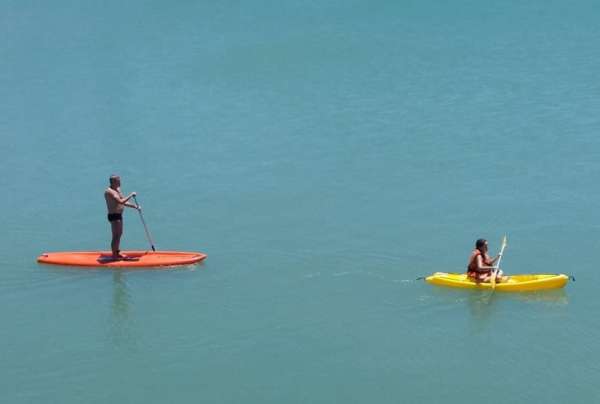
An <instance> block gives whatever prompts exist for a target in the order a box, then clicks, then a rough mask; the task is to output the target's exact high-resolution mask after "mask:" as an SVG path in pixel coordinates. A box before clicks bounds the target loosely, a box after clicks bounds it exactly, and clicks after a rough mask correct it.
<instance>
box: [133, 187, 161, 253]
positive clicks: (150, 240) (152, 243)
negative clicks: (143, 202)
mask: <svg viewBox="0 0 600 404" xmlns="http://www.w3.org/2000/svg"><path fill="white" fill-rule="evenodd" d="M133 201H134V202H135V204H136V205H137V206H138V207H139V206H140V204H139V203H138V201H137V199H136V197H135V196H134V197H133ZM138 212H139V214H140V219H142V224H143V225H144V230H145V231H146V237H147V238H148V242H149V243H150V247H152V251H156V248H154V242H152V237H151V236H150V232H149V231H148V226H146V221H145V220H144V215H142V211H141V210H139V209H138Z"/></svg>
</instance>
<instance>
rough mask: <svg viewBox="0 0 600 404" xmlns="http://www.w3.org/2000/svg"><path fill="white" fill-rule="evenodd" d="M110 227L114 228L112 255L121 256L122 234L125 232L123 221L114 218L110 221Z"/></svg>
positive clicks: (111, 245)
mask: <svg viewBox="0 0 600 404" xmlns="http://www.w3.org/2000/svg"><path fill="white" fill-rule="evenodd" d="M110 228H111V230H112V241H111V242H110V249H111V250H112V255H113V257H120V256H121V254H119V246H120V244H121V235H122V234H123V221H121V220H114V221H112V222H110Z"/></svg>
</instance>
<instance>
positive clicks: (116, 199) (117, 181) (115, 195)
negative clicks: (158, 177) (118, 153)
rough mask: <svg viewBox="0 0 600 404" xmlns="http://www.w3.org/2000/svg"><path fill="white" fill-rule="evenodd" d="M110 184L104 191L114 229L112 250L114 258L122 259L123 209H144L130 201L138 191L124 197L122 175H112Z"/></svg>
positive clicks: (109, 218)
mask: <svg viewBox="0 0 600 404" xmlns="http://www.w3.org/2000/svg"><path fill="white" fill-rule="evenodd" d="M109 183H110V186H109V187H108V188H106V191H104V199H106V207H107V208H108V221H109V222H110V228H111V230H112V241H111V242H110V248H111V250H112V255H113V258H115V259H120V258H124V257H123V256H122V255H121V254H120V250H119V245H120V244H121V236H122V235H123V210H124V209H125V206H127V207H128V208H133V209H137V210H140V211H141V210H142V208H141V207H140V206H136V205H134V204H131V203H127V202H129V200H130V199H131V198H133V197H134V196H135V195H136V193H135V192H132V193H131V194H130V195H129V196H128V197H127V198H125V197H123V194H122V193H121V177H119V176H118V175H114V174H113V175H111V176H110V178H109Z"/></svg>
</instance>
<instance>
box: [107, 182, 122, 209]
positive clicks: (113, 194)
mask: <svg viewBox="0 0 600 404" xmlns="http://www.w3.org/2000/svg"><path fill="white" fill-rule="evenodd" d="M122 198H123V194H121V188H117V190H114V189H112V188H110V187H108V188H106V191H104V199H105V200H106V207H107V208H108V213H109V214H111V213H123V209H125V206H123V205H122V204H120V203H119V199H122Z"/></svg>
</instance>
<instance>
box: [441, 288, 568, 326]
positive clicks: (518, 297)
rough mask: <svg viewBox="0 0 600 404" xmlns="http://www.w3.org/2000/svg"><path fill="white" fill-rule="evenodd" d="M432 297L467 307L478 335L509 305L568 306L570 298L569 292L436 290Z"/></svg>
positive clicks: (443, 302)
mask: <svg viewBox="0 0 600 404" xmlns="http://www.w3.org/2000/svg"><path fill="white" fill-rule="evenodd" d="M429 296H430V298H431V297H434V298H438V299H440V301H441V303H442V305H443V306H446V307H452V306H453V307H454V308H455V309H459V308H463V307H464V309H465V310H466V311H467V312H468V313H469V323H470V325H471V330H472V332H474V333H480V332H484V331H485V330H487V328H488V326H489V325H490V324H491V323H492V322H493V319H494V316H495V314H496V312H497V311H498V310H499V309H500V308H501V307H502V303H506V302H513V303H514V302H522V303H529V304H535V305H544V306H548V307H553V306H566V305H568V304H569V298H568V294H567V292H566V290H565V289H564V288H562V289H552V290H543V291H535V292H518V293H508V292H499V291H494V292H492V291H491V290H466V289H454V288H444V287H435V288H432V289H431V294H430V295H429Z"/></svg>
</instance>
